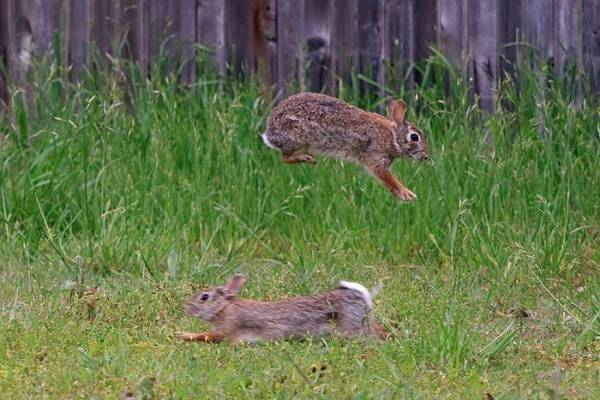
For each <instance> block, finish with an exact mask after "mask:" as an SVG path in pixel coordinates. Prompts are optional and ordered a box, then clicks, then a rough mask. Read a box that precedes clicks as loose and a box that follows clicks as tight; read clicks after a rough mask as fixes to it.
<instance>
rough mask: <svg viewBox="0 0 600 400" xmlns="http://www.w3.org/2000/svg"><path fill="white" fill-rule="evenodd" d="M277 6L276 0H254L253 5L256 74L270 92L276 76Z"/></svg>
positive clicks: (253, 42) (264, 87)
mask: <svg viewBox="0 0 600 400" xmlns="http://www.w3.org/2000/svg"><path fill="white" fill-rule="evenodd" d="M276 7H277V5H276V2H275V0H254V1H253V5H252V47H253V49H254V54H255V57H256V73H257V77H258V81H259V84H260V85H261V86H262V87H263V90H265V91H268V90H270V88H271V86H272V85H273V84H274V83H275V76H276V73H277V72H276V67H277V60H276V54H277V53H276V51H277V48H276V41H275V40H276V37H277V21H276V18H277V8H276Z"/></svg>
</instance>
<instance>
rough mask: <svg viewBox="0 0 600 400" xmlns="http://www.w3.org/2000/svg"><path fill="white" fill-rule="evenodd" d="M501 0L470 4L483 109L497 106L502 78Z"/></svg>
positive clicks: (472, 47)
mask: <svg viewBox="0 0 600 400" xmlns="http://www.w3.org/2000/svg"><path fill="white" fill-rule="evenodd" d="M498 1H500V0H480V1H475V2H472V3H471V4H470V9H469V44H470V52H471V59H472V60H473V61H472V62H473V68H472V78H473V83H474V89H475V92H476V94H477V95H478V96H479V102H480V106H481V109H482V110H484V111H486V112H489V113H493V112H494V111H495V109H496V83H497V79H498V36H497V31H498V28H497V21H498Z"/></svg>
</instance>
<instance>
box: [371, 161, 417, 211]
mask: <svg viewBox="0 0 600 400" xmlns="http://www.w3.org/2000/svg"><path fill="white" fill-rule="evenodd" d="M367 168H368V169H369V171H371V173H372V174H373V175H374V176H375V177H376V178H377V179H379V181H381V183H383V184H384V185H385V186H386V187H387V188H388V189H389V191H390V192H392V194H393V195H394V196H395V197H396V198H397V199H399V200H401V201H407V202H408V201H414V200H415V199H416V198H417V195H416V194H414V193H413V192H412V191H410V190H408V189H407V188H405V187H404V186H403V185H402V183H401V182H400V181H399V180H398V179H396V177H395V176H394V175H393V174H392V173H391V172H390V170H389V169H387V168H382V167H367Z"/></svg>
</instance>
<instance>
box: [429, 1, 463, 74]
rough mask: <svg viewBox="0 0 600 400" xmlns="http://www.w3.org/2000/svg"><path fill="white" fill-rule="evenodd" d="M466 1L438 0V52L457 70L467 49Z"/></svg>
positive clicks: (460, 67) (460, 66)
mask: <svg viewBox="0 0 600 400" xmlns="http://www.w3.org/2000/svg"><path fill="white" fill-rule="evenodd" d="M467 6H468V0H438V2H437V10H438V25H437V33H438V43H439V46H440V50H441V51H442V52H443V53H444V54H445V55H446V57H448V59H449V60H450V61H451V62H452V63H453V64H454V66H455V67H457V68H458V69H459V70H463V68H462V67H463V65H464V61H465V56H466V50H467V49H468V26H469V24H468V14H467Z"/></svg>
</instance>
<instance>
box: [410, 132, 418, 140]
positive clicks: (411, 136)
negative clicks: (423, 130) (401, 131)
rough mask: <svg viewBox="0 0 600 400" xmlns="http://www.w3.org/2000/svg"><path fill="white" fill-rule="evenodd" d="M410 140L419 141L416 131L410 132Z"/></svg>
mask: <svg viewBox="0 0 600 400" xmlns="http://www.w3.org/2000/svg"><path fill="white" fill-rule="evenodd" d="M410 140H412V141H413V142H418V141H419V135H417V134H416V133H411V134H410Z"/></svg>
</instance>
